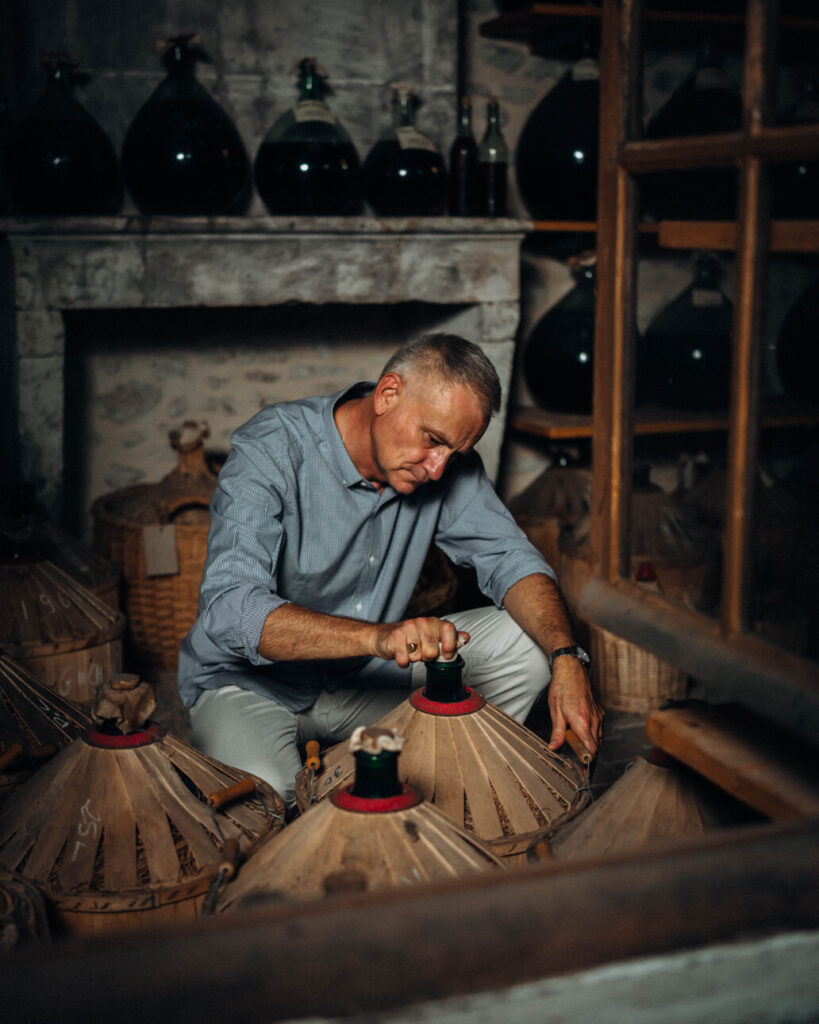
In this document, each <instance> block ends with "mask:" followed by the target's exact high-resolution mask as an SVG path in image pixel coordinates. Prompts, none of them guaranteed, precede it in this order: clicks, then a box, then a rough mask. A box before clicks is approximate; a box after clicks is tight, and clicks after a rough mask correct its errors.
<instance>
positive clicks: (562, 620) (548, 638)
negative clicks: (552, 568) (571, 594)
mask: <svg viewBox="0 0 819 1024" xmlns="http://www.w3.org/2000/svg"><path fill="white" fill-rule="evenodd" d="M503 603H504V607H505V608H506V610H507V611H508V612H509V614H510V615H511V616H512V618H513V619H514V620H515V622H517V624H518V625H519V626H520V627H521V628H522V629H523V630H525V631H526V632H527V633H528V634H529V636H530V637H531V638H532V639H533V640H534V641H535V643H537V644H538V645H539V646H540V647H541V648H542V649H543V650H544V651H545V652H546V654H549V653H550V652H551V651H554V650H556V649H557V648H558V647H568V646H570V645H571V644H573V643H574V636H573V635H572V627H571V623H570V622H569V615H568V612H567V611H566V605H565V603H564V601H563V598H562V597H561V594H560V591H559V590H558V588H557V584H556V583H555V582H554V580H553V579H552V578H551V577H550V576H546V575H545V573H535V574H533V575H532V576H524V578H523V579H522V580H518V582H517V583H514V584H513V585H512V586H511V587H510V588H509V590H507V592H506V596H505V597H504V599H503Z"/></svg>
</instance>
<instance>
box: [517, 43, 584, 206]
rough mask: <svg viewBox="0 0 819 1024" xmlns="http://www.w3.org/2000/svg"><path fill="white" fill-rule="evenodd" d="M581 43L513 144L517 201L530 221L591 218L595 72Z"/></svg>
mask: <svg viewBox="0 0 819 1024" xmlns="http://www.w3.org/2000/svg"><path fill="white" fill-rule="evenodd" d="M592 50H593V48H592V43H591V41H590V40H588V39H587V40H586V41H585V43H584V45H583V56H582V57H581V58H580V59H579V60H578V61H576V62H575V63H574V64H573V65H572V66H571V67H570V68H569V70H568V71H567V72H566V74H564V75H563V77H562V78H561V79H560V80H559V81H558V82H557V84H556V85H555V86H554V87H553V88H552V89H551V90H550V91H549V92H548V93H547V94H546V95H545V96H544V97H543V99H542V100H541V101H540V103H538V105H537V106H536V107H535V109H534V110H533V111H532V113H531V115H530V116H529V119H528V121H527V122H526V124H525V125H524V128H523V131H522V132H521V135H520V140H519V141H518V146H517V152H516V158H515V166H516V173H517V183H518V189H519V190H520V195H521V198H522V200H523V202H524V204H525V206H526V209H527V210H528V211H529V214H530V215H531V216H532V217H533V218H534V219H535V220H579V221H592V220H594V219H595V218H596V216H597V165H598V150H599V142H598V132H599V124H600V68H599V65H598V63H597V60H596V59H595V57H594V56H593V52H592Z"/></svg>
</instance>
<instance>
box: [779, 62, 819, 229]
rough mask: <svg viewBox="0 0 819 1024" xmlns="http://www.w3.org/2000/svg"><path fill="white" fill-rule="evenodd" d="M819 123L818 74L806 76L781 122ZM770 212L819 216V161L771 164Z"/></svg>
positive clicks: (810, 217)
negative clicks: (796, 96) (797, 94)
mask: <svg viewBox="0 0 819 1024" xmlns="http://www.w3.org/2000/svg"><path fill="white" fill-rule="evenodd" d="M817 122H819V73H817V72H816V71H815V70H812V71H809V72H807V73H805V74H803V76H802V78H801V81H800V90H799V96H798V98H797V99H796V101H795V102H794V103H793V104H792V105H791V107H790V108H789V109H788V110H787V111H786V112H785V114H784V115H783V117H782V119H781V123H782V124H815V123H817ZM770 178H771V213H772V214H773V216H774V217H781V218H783V219H788V218H799V217H801V218H805V219H814V218H817V217H819V161H817V160H799V161H798V162H796V163H786V164H771V167H770Z"/></svg>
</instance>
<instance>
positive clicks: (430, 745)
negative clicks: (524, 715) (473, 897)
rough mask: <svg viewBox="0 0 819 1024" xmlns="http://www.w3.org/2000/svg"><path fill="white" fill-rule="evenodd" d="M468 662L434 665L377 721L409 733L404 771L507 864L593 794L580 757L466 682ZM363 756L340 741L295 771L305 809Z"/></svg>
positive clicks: (347, 777) (340, 783) (340, 782)
mask: <svg viewBox="0 0 819 1024" xmlns="http://www.w3.org/2000/svg"><path fill="white" fill-rule="evenodd" d="M462 668H463V659H462V658H461V657H460V656H458V657H457V658H456V659H455V660H453V661H449V662H447V661H442V660H439V661H432V662H429V663H428V664H427V685H426V687H425V688H423V689H419V690H416V691H414V692H413V693H412V694H411V695H410V697H409V698H408V699H407V700H405V701H403V702H402V703H401V704H399V705H398V707H396V708H395V709H394V710H393V711H391V712H389V713H388V714H386V715H384V716H383V717H382V718H381V719H379V721H378V722H377V723H376V724H377V725H379V726H381V727H382V728H388V729H395V730H397V731H398V732H399V733H400V734H401V735H402V736H405V737H406V738H407V751H406V753H405V754H404V755H403V756H402V758H401V762H400V765H399V773H400V777H401V779H402V781H404V782H406V783H408V784H409V785H411V786H414V787H416V788H417V789H418V790H419V791H420V792H421V793H422V795H423V796H424V798H425V799H426V800H429V802H430V803H432V804H434V805H435V807H437V808H438V809H439V810H441V811H443V813H444V814H446V815H447V817H449V818H450V819H451V820H452V821H454V822H455V823H457V824H458V825H460V826H461V827H463V828H465V829H466V830H467V831H469V832H470V833H471V834H472V835H474V836H476V837H477V838H479V839H481V840H482V841H483V842H485V843H486V844H487V845H488V846H489V848H490V849H491V850H492V851H493V852H494V853H495V854H497V855H498V856H500V857H503V858H504V859H505V860H506V862H507V863H508V864H511V863H513V861H518V860H522V859H525V856H526V851H527V850H528V849H529V848H530V847H531V846H533V844H535V843H536V842H537V841H538V840H540V839H541V838H543V837H544V836H547V835H549V834H551V833H552V832H553V831H554V830H555V829H556V828H558V827H559V826H560V825H562V824H563V823H564V822H566V821H568V820H570V819H571V818H573V817H574V816H575V815H576V814H577V813H578V812H579V811H581V810H582V809H583V807H585V806H586V804H587V803H588V801H589V791H588V787H587V786H586V785H585V782H584V778H583V774H582V772H581V769H580V767H579V766H578V764H577V763H576V762H575V761H574V759H571V760H570V759H567V758H565V757H563V756H561V755H560V754H558V753H556V752H555V751H553V750H550V749H549V747H548V746H547V744H546V743H544V742H543V740H541V739H540V737H539V736H537V735H536V734H535V733H534V732H532V731H531V730H530V729H527V728H526V727H525V726H523V725H521V724H520V723H519V722H517V721H515V719H514V718H512V717H511V716H509V715H507V714H506V713H505V712H503V711H501V710H500V708H498V707H496V706H495V705H494V704H492V703H491V702H490V701H487V700H485V699H484V698H483V697H481V696H480V695H478V694H477V693H475V692H474V691H472V690H470V689H469V687H466V686H464V685H463V683H462V681H461V672H462ZM353 772H354V760H353V756H352V754H351V753H350V751H349V750H347V748H346V744H342V743H339V744H337V745H336V746H334V747H331V748H330V749H329V750H327V751H326V752H325V753H324V754H323V755H322V757H321V764H320V767H319V769H318V770H317V771H316V770H315V769H313V768H311V767H308V766H306V767H305V768H304V769H302V771H301V772H300V773H299V775H298V776H297V778H296V798H297V801H298V804H299V807H300V808H301V809H302V810H304V809H306V808H307V807H309V806H310V804H311V803H313V802H315V801H317V800H323V799H325V798H326V797H327V796H329V795H330V794H332V793H334V792H336V791H338V790H339V789H341V788H343V787H344V786H346V785H348V784H349V783H350V781H351V780H352V776H353Z"/></svg>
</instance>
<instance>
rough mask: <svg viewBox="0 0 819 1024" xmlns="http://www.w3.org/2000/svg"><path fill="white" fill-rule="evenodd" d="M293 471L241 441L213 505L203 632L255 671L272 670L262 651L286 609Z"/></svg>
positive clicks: (201, 600)
mask: <svg viewBox="0 0 819 1024" xmlns="http://www.w3.org/2000/svg"><path fill="white" fill-rule="evenodd" d="M271 464H272V467H273V469H272V471H271ZM263 465H264V466H265V472H264V473H263V472H262V470H261V468H260V467H261V466H263ZM286 466H287V458H286V452H285V451H282V452H280V453H279V458H277V459H274V460H273V461H272V463H271V460H270V457H269V454H264V455H262V453H261V452H260V451H259V450H258V449H257V447H256V446H255V445H254V443H253V442H251V441H248V440H247V439H244V440H243V439H241V438H239V439H234V443H233V448H232V450H231V453H230V455H229V456H228V459H227V461H226V462H225V465H224V466H223V467H222V471H221V473H220V474H219V483H218V485H217V487H216V490H215V492H214V494H213V498H212V500H211V509H210V511H211V525H210V532H209V536H208V557H207V561H206V563H205V569H204V573H203V576H202V586H201V589H200V593H199V615H200V621H201V625H202V628H203V629H204V631H205V633H206V634H207V636H208V638H209V640H210V641H211V642H212V643H213V644H214V645H215V646H216V647H218V648H219V649H220V650H222V651H224V652H225V654H229V655H233V656H235V657H240V658H244V659H246V660H247V661H249V662H250V663H251V664H253V665H269V664H271V662H270V661H269V660H268V659H266V658H263V657H262V656H261V655H260V654H259V651H258V648H259V641H260V640H261V635H262V627H263V626H264V623H265V620H266V619H267V616H268V615H269V614H270V612H272V611H275V609H276V608H278V607H280V606H281V605H282V604H285V603H286V599H285V598H283V597H282V596H281V595H279V594H278V593H277V592H276V585H277V575H278V570H277V567H278V561H279V555H280V551H281V546H282V543H283V530H282V510H283V503H284V501H286V500H287V494H288V481H287V473H286Z"/></svg>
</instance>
